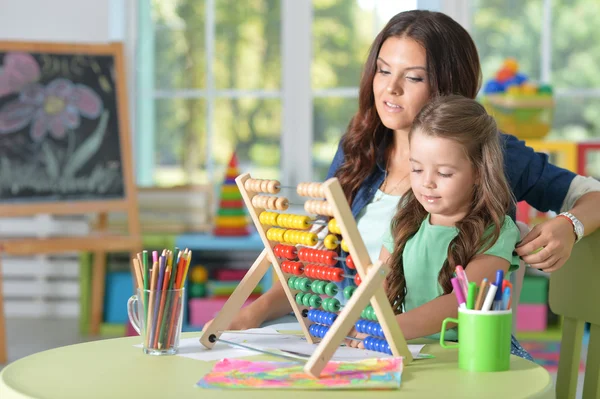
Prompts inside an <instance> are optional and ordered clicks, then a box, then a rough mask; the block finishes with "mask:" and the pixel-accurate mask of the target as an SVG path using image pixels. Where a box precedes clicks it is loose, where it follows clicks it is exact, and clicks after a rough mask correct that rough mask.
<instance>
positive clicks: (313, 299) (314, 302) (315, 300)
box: [310, 295, 321, 308]
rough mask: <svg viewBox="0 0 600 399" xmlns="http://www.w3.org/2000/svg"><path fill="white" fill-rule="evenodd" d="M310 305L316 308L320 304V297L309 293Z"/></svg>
mask: <svg viewBox="0 0 600 399" xmlns="http://www.w3.org/2000/svg"><path fill="white" fill-rule="evenodd" d="M310 306H311V307H313V308H318V307H319V306H321V297H320V296H318V295H311V296H310Z"/></svg>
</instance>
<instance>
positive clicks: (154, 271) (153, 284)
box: [146, 263, 158, 348]
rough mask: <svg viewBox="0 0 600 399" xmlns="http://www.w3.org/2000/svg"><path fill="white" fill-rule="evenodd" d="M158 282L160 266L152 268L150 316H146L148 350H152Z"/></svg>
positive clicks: (155, 265) (156, 265)
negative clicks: (153, 320)
mask: <svg viewBox="0 0 600 399" xmlns="http://www.w3.org/2000/svg"><path fill="white" fill-rule="evenodd" d="M157 281H158V264H156V263H155V264H154V267H152V280H151V282H150V303H149V304H148V314H147V316H146V348H150V342H151V339H150V338H151V336H152V319H153V315H154V302H155V296H156V295H155V292H156V283H157Z"/></svg>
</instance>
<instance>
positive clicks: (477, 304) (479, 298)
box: [475, 278, 487, 310]
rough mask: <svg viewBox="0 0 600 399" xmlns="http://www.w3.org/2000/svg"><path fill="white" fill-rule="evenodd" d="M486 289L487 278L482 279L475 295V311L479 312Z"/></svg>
mask: <svg viewBox="0 0 600 399" xmlns="http://www.w3.org/2000/svg"><path fill="white" fill-rule="evenodd" d="M486 288H487V278H484V279H483V280H482V281H481V286H480V287H479V293H478V294H477V301H475V310H481V305H483V298H485V292H486Z"/></svg>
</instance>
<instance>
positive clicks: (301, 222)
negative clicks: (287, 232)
mask: <svg viewBox="0 0 600 399" xmlns="http://www.w3.org/2000/svg"><path fill="white" fill-rule="evenodd" d="M310 222H311V219H310V217H308V216H301V215H299V216H298V218H297V219H296V228H297V229H302V230H306V229H308V228H310V226H311V223H310Z"/></svg>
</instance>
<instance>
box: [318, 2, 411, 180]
mask: <svg viewBox="0 0 600 399" xmlns="http://www.w3.org/2000/svg"><path fill="white" fill-rule="evenodd" d="M416 3H417V2H416V1H402V2H400V1H398V2H396V1H388V0H358V1H357V0H343V1H330V0H313V24H312V41H313V57H312V65H311V87H312V101H313V135H314V137H313V146H312V157H313V176H314V179H315V180H317V181H322V180H323V179H325V176H326V175H327V171H328V169H329V165H330V163H331V160H332V159H333V156H334V155H335V151H336V150H337V146H338V142H339V139H340V137H341V136H342V135H343V134H344V132H345V131H346V128H347V126H348V123H349V122H350V119H351V118H352V116H353V115H354V113H355V112H356V110H357V108H358V85H359V83H360V76H361V73H362V69H363V65H364V62H365V60H366V59H367V55H368V52H369V46H370V45H371V42H372V41H373V39H374V38H375V36H376V35H377V33H379V31H380V30H381V29H382V28H383V27H384V26H385V24H386V23H387V22H388V20H389V19H390V18H391V17H392V16H394V15H395V14H397V13H399V12H400V11H404V10H409V9H414V8H416V6H417V4H416Z"/></svg>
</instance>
